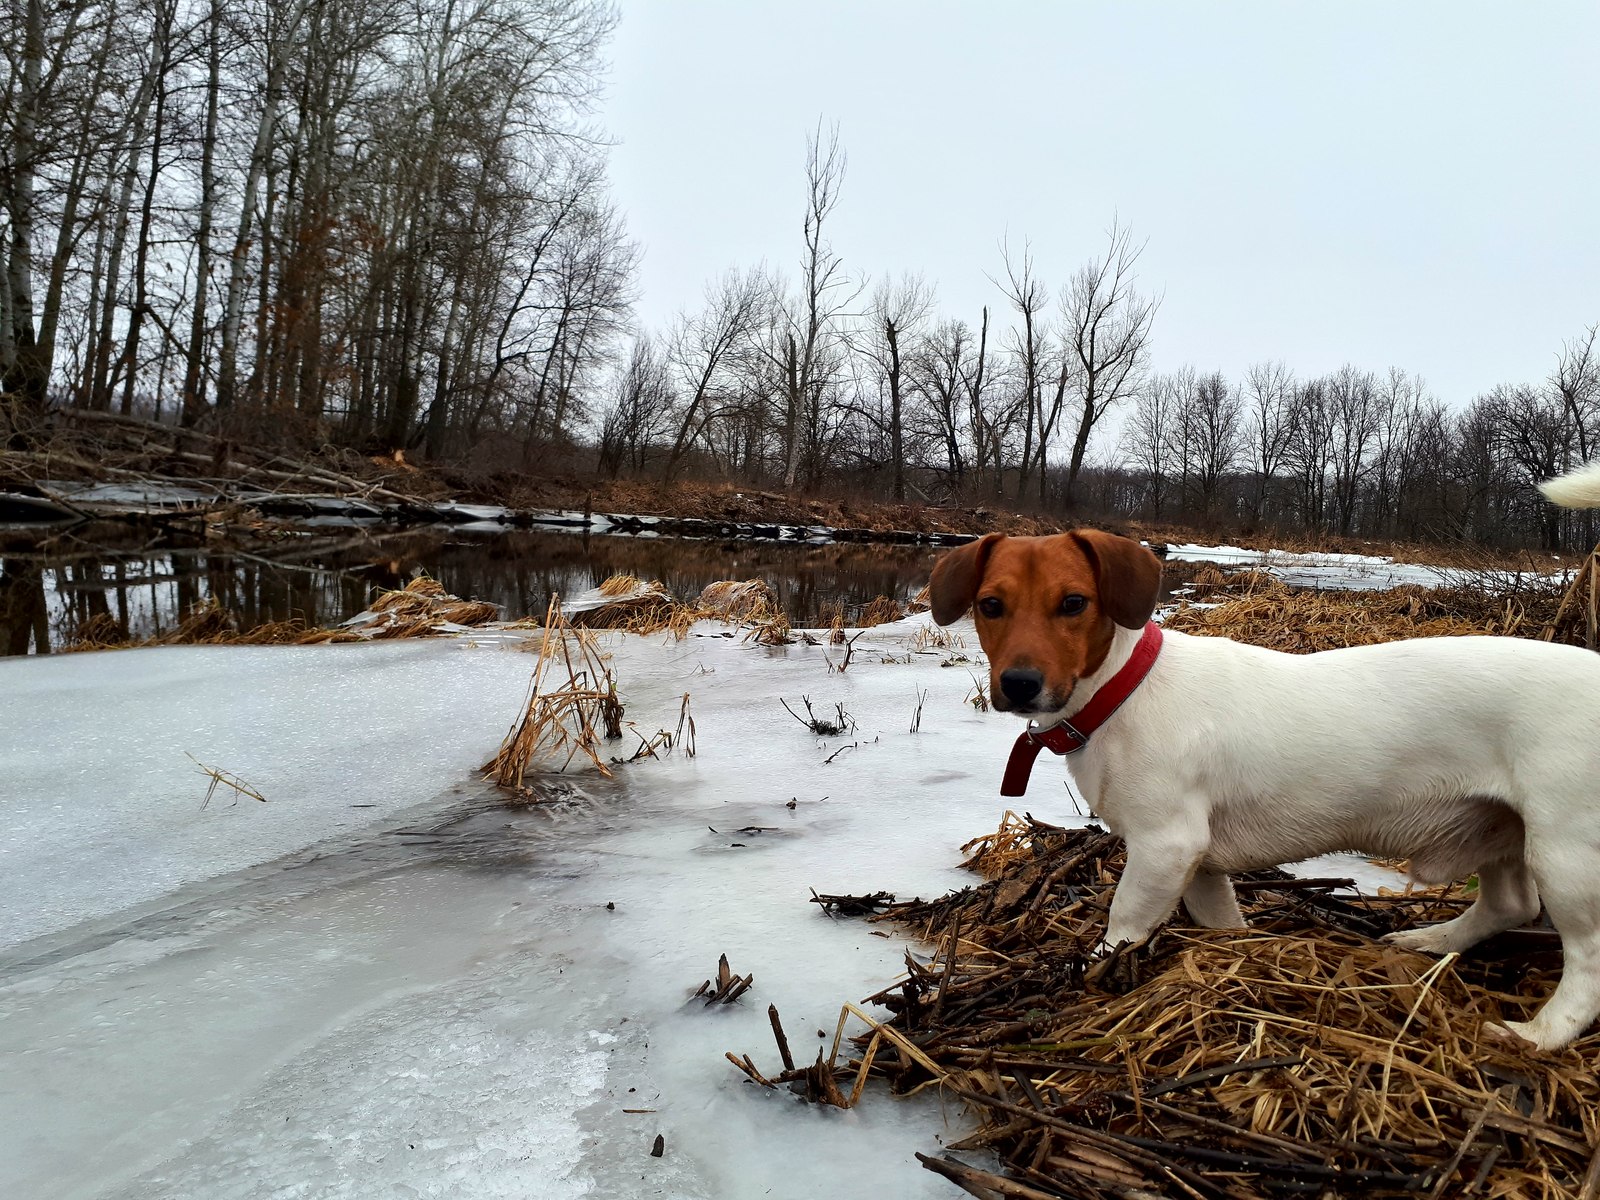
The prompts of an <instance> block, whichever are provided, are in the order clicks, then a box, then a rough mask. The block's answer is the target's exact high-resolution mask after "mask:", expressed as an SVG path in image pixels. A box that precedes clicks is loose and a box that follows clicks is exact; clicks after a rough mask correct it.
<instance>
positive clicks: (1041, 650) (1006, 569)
mask: <svg viewBox="0 0 1600 1200" xmlns="http://www.w3.org/2000/svg"><path fill="white" fill-rule="evenodd" d="M1160 588H1161V560H1160V559H1158V558H1157V557H1156V556H1155V555H1154V554H1152V553H1151V552H1150V551H1149V550H1147V549H1146V548H1145V547H1143V546H1141V545H1139V543H1137V542H1133V541H1129V540H1128V539H1127V538H1124V537H1117V536H1116V535H1115V534H1110V533H1102V532H1100V531H1099V530H1096V529H1077V530H1073V531H1072V532H1071V533H1058V534H1055V535H1053V536H1050V537H1007V536H1006V535H1005V534H1002V533H991V534H988V535H987V536H985V537H983V538H980V539H979V540H978V541H976V542H971V543H969V544H968V545H965V546H962V547H961V548H960V549H958V550H952V551H951V552H950V553H949V554H946V555H945V556H944V557H943V558H941V559H940V560H939V561H938V563H936V564H935V565H934V568H933V578H932V580H931V581H930V582H929V584H928V595H929V598H930V599H931V600H932V602H933V619H934V620H935V621H937V622H938V623H939V624H941V625H948V624H950V622H952V621H955V620H958V619H960V617H961V615H962V614H963V613H965V612H966V611H967V609H968V608H969V607H971V608H972V609H973V610H974V611H973V620H974V621H975V622H976V623H977V626H978V640H979V641H980V642H982V643H983V650H984V653H985V654H987V655H988V656H989V673H990V688H989V695H990V697H991V699H992V701H993V703H994V706H995V708H997V709H999V710H1001V711H1002V712H1015V713H1019V714H1022V715H1025V716H1032V715H1036V714H1040V713H1050V712H1055V711H1057V710H1059V709H1061V708H1064V707H1065V706H1066V703H1067V698H1068V697H1069V696H1070V695H1071V694H1072V689H1073V687H1074V685H1076V683H1077V682H1078V680H1080V679H1082V678H1083V677H1084V676H1086V675H1089V674H1092V673H1093V672H1094V671H1096V670H1098V669H1099V667H1100V665H1101V663H1103V662H1104V661H1105V657H1106V652H1107V651H1108V650H1109V649H1110V648H1111V635H1112V632H1113V630H1114V628H1115V626H1117V625H1121V626H1123V627H1124V628H1126V629H1140V628H1143V626H1144V623H1145V622H1146V621H1148V620H1149V619H1150V614H1151V613H1153V612H1154V611H1155V607H1156V600H1157V598H1158V595H1159V592H1160Z"/></svg>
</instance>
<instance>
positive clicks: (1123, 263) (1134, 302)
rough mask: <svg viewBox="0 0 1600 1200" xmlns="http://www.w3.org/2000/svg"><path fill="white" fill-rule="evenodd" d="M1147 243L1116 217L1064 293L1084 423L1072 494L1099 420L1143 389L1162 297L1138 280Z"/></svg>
mask: <svg viewBox="0 0 1600 1200" xmlns="http://www.w3.org/2000/svg"><path fill="white" fill-rule="evenodd" d="M1143 251H1144V246H1143V244H1142V243H1141V244H1140V245H1137V246H1136V245H1134V243H1133V235H1132V233H1131V232H1130V231H1129V230H1128V229H1127V228H1126V227H1125V226H1122V225H1121V224H1118V223H1113V224H1112V226H1111V229H1110V232H1109V235H1108V239H1107V246H1106V251H1105V253H1104V254H1103V255H1101V256H1100V257H1099V258H1097V259H1094V260H1093V261H1091V262H1089V263H1087V264H1085V265H1084V266H1083V267H1082V268H1080V269H1079V270H1078V272H1077V274H1075V275H1074V276H1073V277H1072V280H1071V282H1070V283H1069V284H1068V285H1067V287H1066V290H1065V291H1064V292H1063V293H1062V297H1061V308H1062V318H1063V324H1064V326H1065V340H1066V350H1067V353H1068V354H1069V355H1071V356H1072V358H1073V359H1074V360H1075V362H1076V370H1075V382H1076V386H1077V393H1078V400H1079V404H1080V409H1079V416H1078V429H1077V433H1076V434H1075V436H1074V438H1073V442H1072V459H1071V462H1070V463H1069V464H1068V466H1067V486H1066V499H1067V504H1068V505H1069V506H1070V505H1072V504H1073V503H1074V501H1075V499H1076V488H1077V481H1078V473H1079V472H1080V471H1081V470H1082V469H1083V459H1084V455H1085V453H1087V451H1088V448H1089V437H1090V435H1091V434H1092V433H1093V432H1094V428H1095V426H1096V425H1097V424H1098V423H1099V422H1100V419H1101V418H1102V417H1104V416H1105V415H1106V413H1107V412H1109V411H1110V410H1111V408H1112V407H1113V406H1115V405H1117V404H1119V403H1121V402H1122V401H1124V400H1127V399H1130V398H1131V397H1133V396H1134V395H1136V394H1137V392H1138V390H1139V387H1140V386H1141V385H1142V384H1143V382H1144V379H1145V375H1146V372H1147V370H1148V364H1149V342H1150V329H1151V326H1152V325H1153V324H1154V322H1155V315H1156V309H1157V307H1158V305H1159V300H1157V299H1156V298H1155V297H1152V296H1145V295H1142V294H1141V293H1140V292H1139V291H1138V290H1137V289H1136V288H1135V286H1134V284H1135V267H1136V266H1137V264H1138V261H1139V256H1140V254H1142V253H1143Z"/></svg>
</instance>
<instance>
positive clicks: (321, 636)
mask: <svg viewBox="0 0 1600 1200" xmlns="http://www.w3.org/2000/svg"><path fill="white" fill-rule="evenodd" d="M362 640H364V639H363V638H362V637H361V635H360V634H358V633H355V632H353V631H351V630H346V629H320V628H317V627H315V626H309V625H307V624H306V623H305V622H304V621H302V620H300V619H299V618H298V617H296V618H294V619H291V620H288V621H269V622H266V623H265V624H261V625H255V626H251V627H249V628H245V629H241V628H240V621H239V619H238V617H237V616H236V615H235V614H233V613H232V612H230V611H229V610H227V609H225V608H223V607H222V606H221V605H219V604H217V603H216V602H214V601H211V600H206V601H202V602H201V603H199V604H197V605H195V606H194V607H193V608H192V609H190V610H189V612H188V613H187V614H186V615H185V616H184V618H183V619H182V620H181V621H179V622H178V624H177V625H175V626H174V627H173V628H171V629H169V630H168V631H167V632H166V633H159V634H154V635H152V636H150V637H146V638H128V637H124V636H123V633H122V628H121V626H120V625H118V624H117V621H116V618H114V617H112V616H111V615H110V614H109V613H99V614H97V615H95V616H93V617H91V618H90V619H89V620H87V621H85V622H83V624H81V625H79V626H78V627H77V629H76V630H74V631H73V634H72V636H71V639H70V640H69V641H68V642H67V643H66V645H64V646H63V647H62V653H72V652H74V651H78V650H131V649H136V648H138V647H141V646H308V645H320V644H322V643H325V642H359V641H362Z"/></svg>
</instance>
